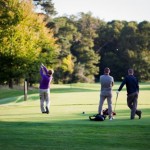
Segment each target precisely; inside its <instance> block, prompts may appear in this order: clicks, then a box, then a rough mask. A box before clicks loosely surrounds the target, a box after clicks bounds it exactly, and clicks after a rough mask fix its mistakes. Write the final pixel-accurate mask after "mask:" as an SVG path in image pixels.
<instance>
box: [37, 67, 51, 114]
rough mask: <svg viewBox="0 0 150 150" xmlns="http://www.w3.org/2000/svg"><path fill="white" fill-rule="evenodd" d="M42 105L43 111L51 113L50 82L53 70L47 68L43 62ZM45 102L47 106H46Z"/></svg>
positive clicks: (41, 72) (41, 70)
mask: <svg viewBox="0 0 150 150" xmlns="http://www.w3.org/2000/svg"><path fill="white" fill-rule="evenodd" d="M40 75H41V81H40V87H39V89H40V107H41V112H42V113H47V114H49V108H50V83H51V81H52V78H53V76H52V75H53V70H47V68H46V67H45V66H44V65H43V64H42V65H41V68H40ZM44 102H45V107H44Z"/></svg>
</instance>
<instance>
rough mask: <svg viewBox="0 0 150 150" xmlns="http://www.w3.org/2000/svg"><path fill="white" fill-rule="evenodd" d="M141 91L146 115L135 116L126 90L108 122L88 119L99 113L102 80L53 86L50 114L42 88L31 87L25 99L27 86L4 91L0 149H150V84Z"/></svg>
mask: <svg viewBox="0 0 150 150" xmlns="http://www.w3.org/2000/svg"><path fill="white" fill-rule="evenodd" d="M118 86H119V83H117V84H116V85H115V87H114V92H113V95H114V98H113V106H114V103H115V98H116V97H115V91H116V90H117V88H118ZM140 89H141V90H140V95H139V105H138V107H139V109H141V110H142V112H143V115H142V119H140V120H139V119H138V118H137V117H136V119H135V120H129V116H130V111H129V109H128V107H127V105H126V91H125V89H124V90H123V91H122V92H120V93H119V97H118V101H117V105H116V113H117V115H116V117H115V119H114V120H113V121H109V120H108V118H107V119H106V120H105V121H103V122H93V121H89V119H88V117H89V116H90V115H93V114H96V113H97V107H98V102H99V84H71V85H52V89H51V110H50V114H48V115H47V114H41V113H40V107H39V94H38V89H34V90H32V91H29V93H28V94H29V95H28V100H27V101H24V100H23V95H22V94H23V91H22V90H16V91H15V90H8V89H1V90H0V147H1V149H5V150H35V149H38V150H98V149H101V150H116V149H118V150H143V149H149V147H150V144H149V140H150V134H149V126H150V109H149V108H150V101H149V99H148V98H149V91H150V85H149V84H144V83H143V84H140ZM2 93H3V94H2ZM4 93H5V94H4ZM10 93H11V94H10ZM104 108H107V103H105V104H104ZM83 111H84V112H85V114H82V112H83Z"/></svg>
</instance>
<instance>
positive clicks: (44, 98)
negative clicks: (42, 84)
mask: <svg viewBox="0 0 150 150" xmlns="http://www.w3.org/2000/svg"><path fill="white" fill-rule="evenodd" d="M44 103H45V107H47V108H48V109H49V108H50V89H40V108H41V112H45V107H44Z"/></svg>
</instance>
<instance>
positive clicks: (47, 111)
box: [46, 106, 49, 114]
mask: <svg viewBox="0 0 150 150" xmlns="http://www.w3.org/2000/svg"><path fill="white" fill-rule="evenodd" d="M46 113H47V114H49V110H48V108H47V106H46Z"/></svg>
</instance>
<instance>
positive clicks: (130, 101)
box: [117, 69, 142, 119]
mask: <svg viewBox="0 0 150 150" xmlns="http://www.w3.org/2000/svg"><path fill="white" fill-rule="evenodd" d="M133 74H134V71H133V69H129V70H128V75H127V76H126V77H125V79H124V80H123V82H122V83H121V85H120V87H119V89H118V91H117V94H118V93H119V91H121V90H122V88H123V86H124V85H125V84H126V90H127V105H128V107H129V108H130V110H131V116H130V119H134V118H135V114H136V115H138V116H139V119H141V114H142V112H141V110H137V104H138V94H139V83H138V80H137V78H136V77H135V76H134V75H133Z"/></svg>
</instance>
